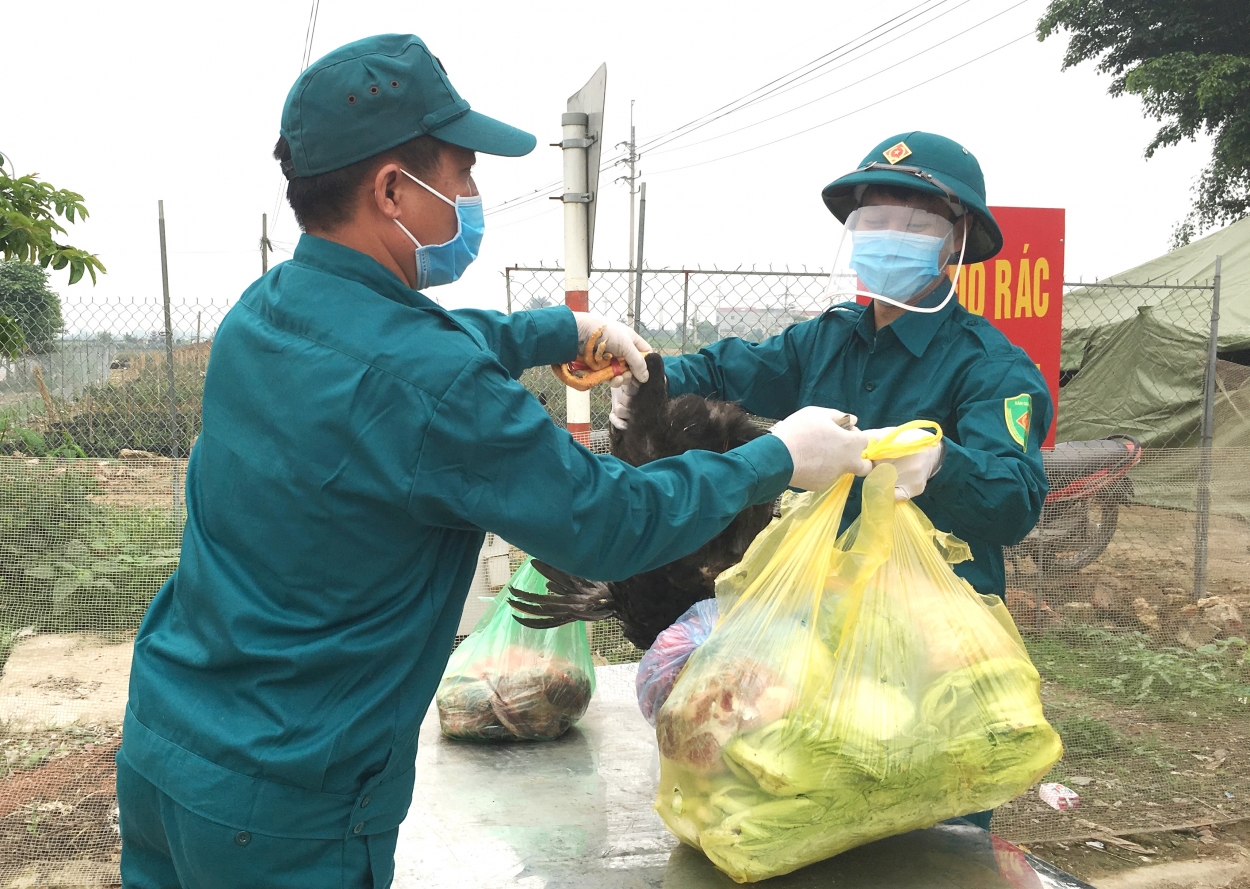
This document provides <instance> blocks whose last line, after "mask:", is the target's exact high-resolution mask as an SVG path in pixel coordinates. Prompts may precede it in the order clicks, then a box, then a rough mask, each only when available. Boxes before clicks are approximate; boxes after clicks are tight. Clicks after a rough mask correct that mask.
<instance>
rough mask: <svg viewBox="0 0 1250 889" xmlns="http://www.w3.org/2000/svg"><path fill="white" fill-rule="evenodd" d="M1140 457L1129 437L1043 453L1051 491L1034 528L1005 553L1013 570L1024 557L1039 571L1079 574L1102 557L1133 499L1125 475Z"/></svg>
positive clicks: (1066, 445)
mask: <svg viewBox="0 0 1250 889" xmlns="http://www.w3.org/2000/svg"><path fill="white" fill-rule="evenodd" d="M1141 457H1142V447H1141V444H1140V443H1139V442H1138V441H1137V439H1135V438H1133V437H1132V436H1131V435H1110V436H1108V437H1106V438H1100V439H1095V440H1093V441H1067V442H1062V443H1060V444H1057V445H1055V447H1054V450H1051V451H1044V452H1043V453H1042V462H1043V464H1044V465H1045V467H1046V478H1047V479H1049V480H1050V493H1049V494H1048V495H1047V496H1046V502H1045V505H1044V506H1043V507H1042V516H1041V518H1040V519H1039V520H1038V522H1037V525H1036V526H1035V527H1034V528H1033V530H1032V531H1030V532H1029V534H1028V536H1027V537H1025V538H1024V540H1023V541H1021V542H1020V543H1019V544H1017V545H1016V546H1014V547H1011V548H1010V549H1009V550H1007V557H1008V558H1009V559H1010V561H1011V564H1012V567H1013V569H1014V570H1015V571H1016V572H1019V571H1020V567H1021V566H1020V561H1021V559H1022V557H1024V556H1028V557H1030V558H1031V559H1032V560H1033V564H1034V565H1035V566H1036V568H1037V570H1038V571H1040V572H1043V573H1052V572H1064V573H1072V572H1076V571H1080V570H1081V569H1082V568H1085V567H1086V566H1088V565H1089V564H1091V563H1092V562H1093V561H1094V560H1095V559H1097V558H1098V557H1099V556H1100V555H1102V553H1103V550H1105V549H1106V548H1107V544H1109V543H1110V542H1111V538H1112V537H1114V536H1115V529H1116V522H1117V521H1118V520H1119V515H1120V507H1121V506H1125V505H1127V504H1128V503H1129V502H1130V501H1131V500H1132V499H1133V480H1132V479H1130V478H1129V477H1128V472H1129V470H1130V469H1132V468H1133V467H1134V466H1136V465H1137V464H1138V462H1139V461H1140V460H1141Z"/></svg>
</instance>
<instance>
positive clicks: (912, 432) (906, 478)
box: [867, 426, 946, 500]
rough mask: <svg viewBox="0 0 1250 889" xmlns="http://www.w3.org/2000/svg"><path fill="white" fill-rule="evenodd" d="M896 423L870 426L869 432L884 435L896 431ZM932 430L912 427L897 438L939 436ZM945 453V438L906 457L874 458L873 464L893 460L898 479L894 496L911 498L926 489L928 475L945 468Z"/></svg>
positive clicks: (909, 439) (903, 441) (906, 441)
mask: <svg viewBox="0 0 1250 889" xmlns="http://www.w3.org/2000/svg"><path fill="white" fill-rule="evenodd" d="M896 428H897V427H894V426H886V427H884V428H882V429H869V430H868V431H867V435H868V436H869V437H870V438H873V439H878V438H884V437H885V436H886V435H888V434H889V433H891V432H893V431H894V430H895V429H896ZM936 437H937V436H935V435H934V434H933V433H932V432H928V431H926V430H924V429H909V430H907V431H906V432H904V433H902V434H901V435H899V437H898V438H897V439H896V441H898V442H899V443H901V444H910V443H911V442H915V441H924V440H925V439H933V438H936ZM945 455H946V442H945V441H944V440H943V441H942V442H940V443H938V444H936V445H934V446H933V447H928V448H925V449H924V450H923V451H920V452H919V453H916V454H910V455H909V456H906V457H895V458H894V459H893V460H874V461H872V465H873V466H879V465H881V464H882V463H893V464H894V468H895V469H897V470H898V481H896V482H895V483H894V499H895V500H911V499H912V498H913V497H919V496H920V495H921V494H923V493H924V489H925V486H926V485H928V484H929V479H931V478H933V476H935V475H937V471H938V470H939V469H941V468H942V458H943V457H944V456H945Z"/></svg>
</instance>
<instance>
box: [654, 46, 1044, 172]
mask: <svg viewBox="0 0 1250 889" xmlns="http://www.w3.org/2000/svg"><path fill="white" fill-rule="evenodd" d="M1036 33H1037V32H1036V30H1034V31H1029V32H1028V33H1027V34H1021V35H1020V36H1019V37H1016V38H1015V39H1013V40H1008V41H1007V42H1006V43H1004V44H1002V45H1001V46H996V47H995V48H994V49H991V50H989V51H987V52H984V53H982V54H981V55H979V56H976V57H975V58H971V59H968V61H966V62H962V63H960V64H958V65H956V66H955V67H953V68H948V69H947V70H945V71H943V72H942V73H941V74H935V75H933V76H932V77H929V78H926V79H925V80H922V81H920V82H919V83H914V84H912V85H911V86H909V87H906V88H905V89H901V90H899V91H898V92H896V93H891V94H890V95H888V96H886V97H885V98H882V99H878V100H876V101H875V102H869V103H868V104H867V105H862V106H860V107H859V108H856V109H855V110H854V111H848V112H846V113H845V114H840V115H838V116H837V117H833V118H830V119H829V120H826V121H823V122H821V123H818V124H816V125H814V126H810V127H807V128H806V129H802V130H799V131H798V132H796V133H790V134H789V135H787V136H781V137H780V138H777V139H772V140H770V141H768V142H763V143H761V144H759V145H753V146H751V147H750V148H744V149H742V150H741V151H735V152H732V153H730V154H724V155H721V156H720V157H714V158H710V159H708V160H705V161H697V162H695V163H693V164H683V165H682V166H680V167H669V168H668V169H667V170H654V171H652V173H651V175H652V176H658V175H660V174H662V173H675V172H677V171H678V170H689V169H691V168H692V167H702V166H704V165H706V164H714V163H717V162H718V161H723V160H728V159H729V158H731V157H738V156H739V155H743V154H747V153H749V152H752V151H758V150H759V149H761V148H767V147H768V146H770V145H776V144H777V143H778V142H785V141H787V140H789V139H793V138H795V137H797V136H802V135H804V134H806V133H810V132H812V131H813V130H819V129H820V128H821V127H826V126H828V125H829V124H831V123H836V122H837V121H839V120H845V119H846V118H848V117H850V116H851V115H853V114H858V113H859V112H861V111H866V110H868V109H869V108H873V107H875V106H877V105H880V104H882V103H883V102H888V101H890V100H891V99H896V98H898V97H899V96H901V95H903V94H904V93H909V92H911V91H912V90H915V89H919V88H920V87H922V86H925V85H926V84H929V83H933V81H935V80H939V79H941V78H943V77H945V76H946V75H948V74H953V73H954V72H956V71H958V70H959V69H961V68H966V67H968V66H969V65H971V64H973V63H974V62H979V61H980V60H981V59H984V58H986V57H987V56H992V55H993V54H994V53H996V52H1001V51H1002V50H1004V49H1006V48H1007V47H1009V46H1011V45H1012V44H1015V43H1019V42H1020V41H1021V40H1024V39H1025V38H1027V37H1032V36H1034V35H1035V34H1036Z"/></svg>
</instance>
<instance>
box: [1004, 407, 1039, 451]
mask: <svg viewBox="0 0 1250 889" xmlns="http://www.w3.org/2000/svg"><path fill="white" fill-rule="evenodd" d="M1003 418H1004V420H1005V421H1006V423H1007V431H1008V432H1009V433H1011V438H1012V440H1013V441H1015V443H1016V444H1018V445H1020V447H1021V448H1026V449H1027V448H1028V446H1029V425H1030V424H1031V423H1032V422H1033V396H1031V395H1027V394H1026V395H1017V396H1016V397H1015V398H1004V399H1003Z"/></svg>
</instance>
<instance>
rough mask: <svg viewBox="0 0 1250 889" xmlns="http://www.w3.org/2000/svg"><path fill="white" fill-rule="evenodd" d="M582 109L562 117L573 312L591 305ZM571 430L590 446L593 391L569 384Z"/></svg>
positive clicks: (568, 296) (567, 275) (567, 291)
mask: <svg viewBox="0 0 1250 889" xmlns="http://www.w3.org/2000/svg"><path fill="white" fill-rule="evenodd" d="M588 122H589V117H588V116H587V115H586V114H585V113H584V112H581V111H570V112H566V113H565V114H564V115H563V116H562V117H561V118H560V125H561V128H562V139H561V142H560V148H561V149H562V151H563V153H564V195H563V200H564V304H565V305H566V306H568V307H569V308H570V309H572V310H573V311H574V312H586V311H589V309H590V255H589V253H590V251H589V249H588V248H589V242H588V237H587V211H588V209H589V208H588V205H589V203H590V194H589V193H588V192H587V181H586V173H587V170H586V149H587V147H588V144H587V139H586V124H587V123H588ZM565 404H566V406H567V414H566V417H567V424H568V430H569V432H570V433H572V435H573V437H574V438H576V439H577V440H578V441H579V442H581V443H582V444H583V445H585V446H587V447H589V446H590V393H589V392H578V391H577V390H576V389H572V388H568V387H566V390H565Z"/></svg>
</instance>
